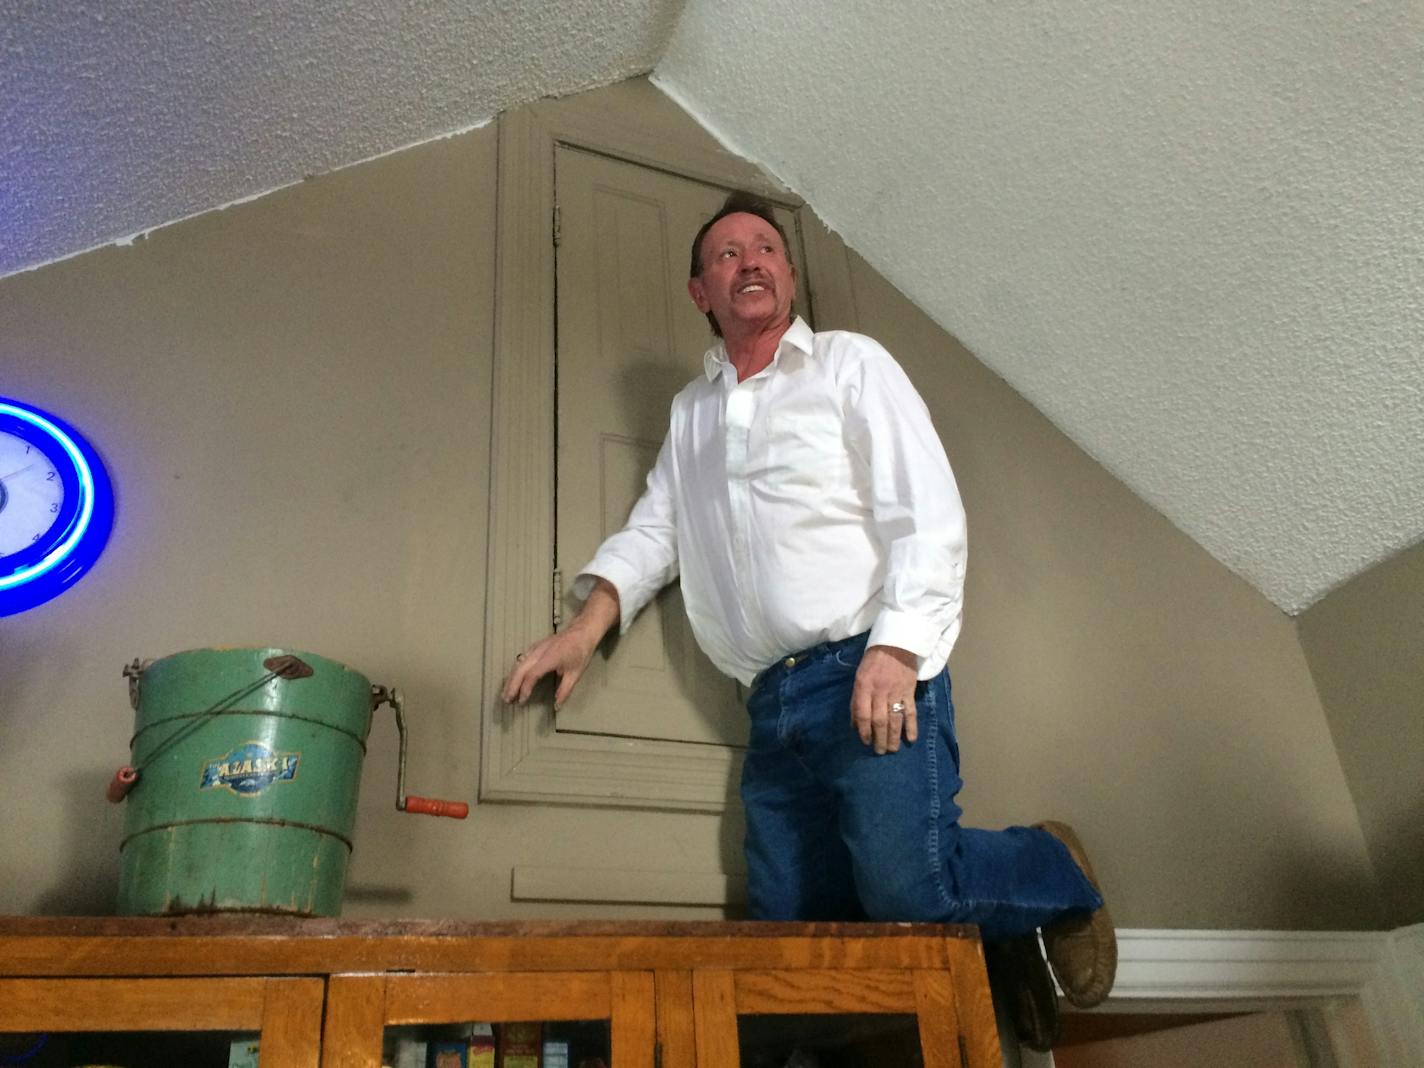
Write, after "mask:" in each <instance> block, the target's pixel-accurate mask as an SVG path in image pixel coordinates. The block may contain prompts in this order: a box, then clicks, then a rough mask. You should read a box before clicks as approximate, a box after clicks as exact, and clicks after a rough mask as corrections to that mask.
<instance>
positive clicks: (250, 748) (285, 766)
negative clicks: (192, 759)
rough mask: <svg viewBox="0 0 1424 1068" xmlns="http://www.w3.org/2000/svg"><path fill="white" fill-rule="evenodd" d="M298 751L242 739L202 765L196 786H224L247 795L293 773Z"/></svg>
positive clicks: (207, 788)
mask: <svg viewBox="0 0 1424 1068" xmlns="http://www.w3.org/2000/svg"><path fill="white" fill-rule="evenodd" d="M301 758H302V754H301V753H278V752H274V751H273V750H271V749H269V748H267V746H265V745H263V744H262V743H261V742H245V743H243V744H242V745H239V746H237V747H236V748H235V749H232V750H231V751H229V752H228V753H226V754H224V755H223V756H220V757H214V758H213V759H212V760H209V761H208V762H207V763H206V764H204V765H203V781H202V783H201V784H200V785H199V787H198V788H199V789H200V790H214V789H217V788H218V787H220V786H226V787H227V788H228V789H229V790H231V791H232V792H233V793H235V794H242V795H243V796H244V797H251V796H252V795H254V794H260V793H261V792H262V791H263V790H265V789H267V787H269V786H271V785H272V784H273V783H274V782H279V781H281V780H284V779H295V778H296V777H297V764H298V762H299V761H300V760H301Z"/></svg>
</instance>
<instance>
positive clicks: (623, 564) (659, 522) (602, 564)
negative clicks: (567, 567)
mask: <svg viewBox="0 0 1424 1068" xmlns="http://www.w3.org/2000/svg"><path fill="white" fill-rule="evenodd" d="M671 440H672V435H671V434H669V435H668V437H666V438H664V439H663V445H662V448H661V449H660V450H659V451H658V459H657V462H656V463H654V464H653V469H652V470H651V471H649V472H648V483H647V487H646V488H645V489H644V490H643V495H642V496H641V497H639V498H638V502H637V503H636V504H635V505H633V510H632V512H630V513H629V514H628V522H627V523H626V524H625V525H624V527H623V529H622V530H620V531H619V532H618V533H617V534H614V535H613V536H612V537H610V538H608V539H607V540H606V541H604V543H603V544H602V545H600V546H599V547H598V552H597V553H595V554H594V557H593V559H592V560H590V561H589V562H588V564H586V565H585V566H584V567H583V569H582V570H581V571H580V572H579V574H578V577H577V578H575V579H574V584H573V593H574V596H575V597H577V598H578V599H579V600H585V599H586V598H587V597H588V595H589V593H590V592H591V591H592V590H593V583H594V579H596V578H601V579H606V580H607V581H608V582H610V583H611V584H612V585H613V588H614V589H616V590H617V591H618V612H619V617H618V632H619V633H620V634H624V633H626V632H627V630H628V628H629V627H630V626H632V625H633V620H634V619H635V618H636V617H637V615H638V613H639V612H640V611H642V609H643V607H644V606H645V605H646V604H647V603H648V602H649V601H651V600H652V599H653V597H654V596H656V594H657V592H658V591H659V590H660V589H662V588H663V587H664V586H666V585H667V584H668V583H669V582H671V581H672V580H673V579H675V578H677V573H678V565H677V508H676V500H675V498H674V496H673V492H672V489H673V477H674V475H673V470H672V467H673V460H672V446H671Z"/></svg>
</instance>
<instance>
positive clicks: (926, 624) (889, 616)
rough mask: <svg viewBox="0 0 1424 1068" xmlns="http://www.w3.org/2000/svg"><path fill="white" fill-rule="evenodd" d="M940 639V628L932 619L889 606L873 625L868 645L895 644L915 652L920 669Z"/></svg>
mask: <svg viewBox="0 0 1424 1068" xmlns="http://www.w3.org/2000/svg"><path fill="white" fill-rule="evenodd" d="M938 641H939V628H938V627H936V626H935V624H934V623H933V622H932V621H930V620H928V619H926V618H925V617H924V616H917V615H912V614H911V613H909V612H898V611H895V610H893V609H888V608H887V609H885V610H884V611H882V612H881V613H880V615H879V616H878V617H877V618H876V620H875V623H874V625H872V626H871V628H870V639H869V640H868V641H867V642H866V645H867V646H870V645H893V646H894V647H895V648H897V649H904V650H906V651H907V652H910V653H913V654H914V656H915V669H916V670H917V671H918V670H919V669H920V668H922V667H923V666H924V663H925V657H927V656H929V655H930V654H931V653H932V652H934V648H935V643H936V642H938Z"/></svg>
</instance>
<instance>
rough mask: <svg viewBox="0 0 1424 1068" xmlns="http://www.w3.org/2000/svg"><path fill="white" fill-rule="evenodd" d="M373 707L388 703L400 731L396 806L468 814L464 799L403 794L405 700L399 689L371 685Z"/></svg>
mask: <svg viewBox="0 0 1424 1068" xmlns="http://www.w3.org/2000/svg"><path fill="white" fill-rule="evenodd" d="M371 702H372V705H373V707H379V706H380V705H383V704H386V705H390V706H391V708H392V709H393V710H394V711H395V714H396V730H397V731H398V732H400V764H399V766H398V770H397V772H396V808H397V810H399V811H401V812H414V813H417V814H419V815H423V816H449V817H450V818H451V819H453V820H462V819H464V818H465V817H466V816H468V815H469V814H470V806H469V805H468V804H466V803H465V802H464V801H443V800H441V799H440V798H438V797H418V796H416V795H414V794H412V795H411V796H410V797H406V795H405V750H406V732H405V702H404V701H403V699H402V698H401V693H400V691H399V690H388V689H387V688H386V687H384V686H372V687H371Z"/></svg>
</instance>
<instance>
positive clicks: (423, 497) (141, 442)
mask: <svg viewBox="0 0 1424 1068" xmlns="http://www.w3.org/2000/svg"><path fill="white" fill-rule="evenodd" d="M494 175H495V136H494V131H493V129H488V128H487V129H483V130H479V131H475V132H473V133H470V134H466V135H462V136H460V137H457V138H453V139H451V140H448V141H443V142H439V143H434V144H430V145H426V146H423V147H421V148H418V149H414V150H411V151H408V152H405V153H402V154H399V155H396V156H391V157H387V158H384V159H381V160H378V161H375V162H372V163H368V164H365V165H362V166H360V167H357V168H354V169H351V170H348V171H344V172H341V173H338V174H334V175H329V176H325V177H322V178H319V179H315V180H313V181H310V182H307V183H304V184H303V185H301V186H298V187H295V188H292V189H288V190H284V191H281V192H279V193H276V194H273V195H271V196H269V197H266V198H264V199H262V200H260V201H256V202H253V203H249V204H245V205H241V206H239V207H235V208H232V209H229V210H227V211H224V212H219V213H214V214H210V215H207V216H203V217H200V218H197V219H193V220H190V221H187V222H184V223H181V224H179V225H176V226H173V227H170V228H168V229H165V230H162V231H160V232H158V233H157V234H155V235H153V236H152V237H150V238H149V239H148V240H145V241H142V242H139V243H138V244H136V245H135V246H134V247H132V248H114V249H106V250H102V251H98V252H94V253H90V254H88V255H85V256H82V257H78V258H76V259H74V260H70V261H66V262H63V263H60V264H55V265H52V266H50V267H47V268H44V269H42V270H39V271H35V272H32V273H29V274H24V275H18V276H14V277H11V278H8V279H4V280H0V322H3V323H4V324H5V328H4V330H3V332H0V380H3V383H4V390H5V392H6V393H8V394H13V395H16V396H20V397H23V398H26V399H30V400H33V401H34V402H36V403H39V404H41V405H45V406H48V407H51V408H53V409H54V410H56V411H58V412H59V413H61V414H62V415H64V416H65V417H66V418H68V419H70V420H71V421H73V422H74V423H76V424H77V425H79V426H80V427H82V428H83V429H85V430H86V431H87V432H88V433H89V434H90V435H91V436H92V437H93V439H94V440H95V441H97V442H98V444H99V446H100V448H101V449H102V450H103V452H104V454H105V456H106V459H107V460H108V462H109V464H110V466H111V467H112V468H113V470H114V473H115V476H116V480H117V483H118V494H119V516H118V523H117V527H116V532H115V536H114V539H113V542H112V544H111V545H110V547H109V549H108V551H107V552H106V554H105V556H104V557H103V558H102V559H101V561H100V563H99V565H98V566H97V568H96V570H95V571H94V573H93V574H92V575H91V576H90V577H89V578H87V579H86V580H85V582H84V583H82V584H81V585H80V586H79V587H77V588H76V589H75V590H73V591H71V592H70V593H68V594H66V595H65V596H64V597H62V598H60V599H59V600H57V601H54V602H52V603H50V604H49V605H46V606H43V607H41V608H39V609H36V610H34V611H32V612H30V613H26V614H24V615H22V616H18V617H14V618H10V619H6V620H3V621H0V805H3V808H4V810H5V812H6V816H7V819H6V826H7V827H8V828H10V830H9V832H8V833H7V835H6V838H5V846H6V848H5V850H4V855H3V859H0V912H47V913H62V912H104V911H107V910H108V909H109V908H110V907H111V902H112V900H113V896H114V887H115V880H116V874H117V846H118V841H119V837H120V831H121V825H122V818H121V813H120V812H119V810H118V809H115V808H111V807H109V806H107V805H105V803H104V802H103V801H102V793H103V786H104V784H105V782H106V781H107V779H108V777H109V775H110V774H111V773H112V770H113V768H114V767H115V766H116V765H117V764H119V763H122V762H123V761H124V760H125V758H126V755H127V740H128V735H129V729H130V726H131V723H132V718H131V712H130V710H129V708H128V705H127V700H126V696H125V693H124V688H123V683H122V680H121V678H120V677H119V668H120V666H121V665H122V664H123V663H125V662H126V661H127V660H129V659H131V658H132V657H134V656H144V657H149V656H161V655H164V654H166V653H170V652H174V651H177V650H179V649H183V648H187V647H191V646H195V645H208V644H252V643H269V642H270V643H290V644H291V645H293V646H295V647H298V648H307V649H310V650H311V651H313V652H318V653H321V654H324V655H327V656H331V657H335V658H337V659H340V660H343V661H346V662H348V663H350V664H351V665H352V666H354V667H356V668H358V669H359V670H362V671H363V672H365V673H366V674H368V675H370V676H372V678H373V679H374V680H375V681H377V682H382V683H386V684H391V685H399V686H401V687H402V688H403V689H404V690H405V691H406V694H407V699H408V708H409V710H410V712H409V714H410V720H411V726H412V730H413V740H412V753H411V783H410V788H411V789H412V791H415V792H423V793H429V794H433V795H436V796H452V797H464V798H467V799H472V798H473V796H474V793H475V780H476V775H477V769H478V766H479V760H478V753H477V746H478V737H479V735H478V729H477V719H476V716H477V711H476V704H477V701H478V699H479V695H480V694H482V693H484V692H486V690H487V689H488V685H487V682H486V680H485V679H483V678H482V677H481V670H480V648H481V641H482V627H483V620H484V609H485V605H484V592H483V591H484V582H485V562H484V546H485V529H486V526H485V525H486V518H487V517H486V510H487V509H486V503H487V500H488V492H489V490H488V484H487V479H488V468H489V455H488V448H489V446H488V433H489V430H488V428H489V415H490V408H489V384H490V373H491V354H490V349H491V337H492V324H491V314H492V307H493V265H494V248H493V225H492V224H493V213H494V207H495V205H494V188H495V183H494ZM855 277H856V301H857V305H858V309H859V311H860V316H861V323H862V326H863V328H864V329H865V330H867V332H870V333H872V334H876V335H878V336H879V337H880V338H881V339H882V340H884V341H885V342H886V343H887V344H888V345H889V346H890V348H891V349H892V351H895V352H897V353H898V354H900V355H901V356H902V358H903V359H904V362H905V363H906V365H907V367H908V368H909V370H910V372H911V375H912V376H913V377H914V378H915V380H916V381H917V383H918V384H919V385H920V387H921V389H922V391H923V392H924V393H925V394H926V396H927V397H928V398H929V400H930V403H931V405H932V407H933V409H934V411H935V417H936V421H937V423H938V425H939V427H940V430H941V432H942V433H943V435H944V437H945V440H946V443H947V446H948V449H949V452H950V456H951V459H952V461H953V462H954V464H955V467H956V471H957V473H958V475H959V478H960V481H961V484H962V487H963V490H964V494H965V498H966V501H967V502H968V506H969V509H970V517H971V518H970V531H971V545H972V552H971V579H970V587H969V601H968V616H967V618H968V623H967V627H966V632H965V637H964V639H963V641H962V644H961V647H960V649H959V651H958V652H957V653H956V655H955V659H954V663H953V666H954V670H955V673H956V697H957V699H958V703H959V707H960V711H959V716H960V729H961V733H962V736H963V742H964V750H965V754H966V769H965V770H966V773H967V778H968V779H969V786H968V788H967V790H966V792H965V795H964V802H965V806H966V809H967V812H968V817H969V819H970V820H971V821H972V822H975V823H978V824H980V825H997V824H1002V823H1007V822H1012V821H1020V820H1024V819H1032V818H1038V817H1040V816H1043V815H1048V814H1050V813H1051V814H1054V815H1057V816H1060V817H1065V818H1069V819H1072V820H1074V821H1076V822H1077V823H1078V824H1079V825H1080V829H1081V830H1082V832H1083V833H1084V835H1085V837H1086V838H1087V839H1088V841H1089V843H1090V845H1091V846H1092V847H1093V848H1094V851H1095V855H1096V859H1097V862H1098V866H1099V869H1100V874H1101V875H1102V876H1103V878H1104V880H1105V881H1106V884H1107V888H1108V891H1109V893H1110V895H1111V896H1112V898H1113V901H1114V905H1115V910H1116V915H1117V919H1118V921H1119V923H1120V924H1122V925H1125V926H1143V927H1173V926H1179V927H1304V928H1310V927H1352V926H1371V925H1374V924H1375V923H1376V922H1377V921H1378V918H1379V914H1378V909H1377V904H1376V901H1375V896H1374V888H1373V879H1372V874H1371V870H1370V866H1369V860H1368V857H1367V855H1366V851H1365V846H1364V840H1363V836H1362V834H1361V831H1360V827H1359V824H1358V822H1357V820H1356V817H1355V814H1354V808H1353V806H1352V804H1351V801H1350V796H1349V793H1348V791H1347V789H1346V786H1345V780H1344V776H1343V773H1342V771H1341V769H1340V765H1339V762H1338V760H1337V759H1336V757H1335V753H1334V749H1333V747H1332V745H1331V743H1330V737H1329V732H1328V729H1327V726H1326V723H1325V717H1324V714H1323V712H1322V710H1321V707H1320V703H1319V701H1318V700H1317V698H1316V696H1315V691H1314V688H1313V686H1312V685H1311V681H1310V676H1309V672H1308V671H1307V669H1306V666H1305V662H1304V657H1303V655H1302V653H1301V651H1300V647H1299V645H1298V644H1297V642H1296V640H1295V634H1294V629H1293V627H1292V626H1291V625H1290V624H1289V622H1288V621H1286V620H1285V619H1284V618H1283V617H1281V616H1280V614H1279V613H1278V612H1276V611H1275V609H1273V608H1272V607H1271V606H1270V605H1268V604H1267V603H1266V602H1265V601H1264V599H1262V598H1261V597H1260V596H1259V595H1257V594H1255V593H1254V592H1253V591H1251V590H1250V589H1249V588H1248V587H1246V586H1245V585H1244V584H1243V583H1241V582H1239V581H1238V580H1236V579H1234V578H1232V577H1231V576H1230V575H1229V574H1227V573H1226V572H1225V571H1224V569H1222V568H1221V567H1220V566H1219V565H1217V564H1215V563H1214V562H1213V561H1211V560H1210V559H1209V558H1208V557H1207V556H1206V555H1205V554H1204V553H1203V552H1202V551H1201V550H1200V549H1198V548H1197V547H1196V546H1195V545H1193V544H1192V543H1191V542H1190V541H1188V540H1187V539H1186V538H1185V537H1183V536H1182V535H1181V534H1179V533H1178V532H1177V531H1176V530H1174V529H1173V528H1172V527H1171V526H1170V525H1169V524H1167V523H1166V522H1165V521H1164V520H1163V519H1162V518H1161V517H1160V516H1158V515H1157V514H1156V513H1154V512H1152V511H1151V510H1150V509H1148V508H1147V507H1146V506H1144V505H1143V504H1142V503H1141V502H1140V501H1138V500H1137V499H1135V498H1134V497H1132V495H1131V494H1129V493H1128V492H1127V491H1126V490H1124V489H1123V488H1122V487H1121V486H1120V485H1119V484H1118V483H1117V482H1115V481H1114V480H1113V479H1111V478H1110V477H1109V476H1108V475H1106V474H1105V473H1104V472H1103V471H1102V469H1101V468H1099V467H1098V466H1097V465H1096V464H1094V463H1093V462H1092V461H1091V460H1090V459H1089V458H1087V457H1086V456H1084V455H1083V454H1082V453H1081V452H1079V451H1078V450H1077V449H1076V448H1074V447H1073V446H1072V445H1070V444H1069V443H1068V442H1067V441H1066V439H1064V438H1063V437H1062V436H1061V435H1060V434H1058V433H1057V431H1055V430H1054V429H1053V428H1052V427H1051V426H1050V425H1049V424H1048V423H1047V422H1046V421H1045V420H1044V419H1043V418H1042V417H1041V416H1039V415H1038V414H1037V413H1036V412H1035V411H1034V410H1033V409H1031V408H1030V407H1029V406H1028V405H1027V404H1026V403H1025V402H1024V401H1022V400H1021V399H1020V398H1019V397H1017V395H1015V394H1014V393H1013V392H1012V391H1010V390H1009V389H1008V388H1007V387H1006V386H1005V385H1004V384H1003V383H1002V382H1001V381H1000V380H998V379H996V378H994V377H993V376H992V375H991V374H989V373H988V372H987V371H986V370H985V369H984V368H983V367H982V366H980V365H979V364H978V363H977V362H976V361H974V360H973V359H972V357H970V356H969V355H968V354H967V353H965V352H964V350H963V349H961V348H960V347H959V346H958V345H957V344H956V343H955V342H954V341H953V340H952V339H950V338H949V337H947V336H946V335H945V334H944V333H943V332H942V331H940V330H939V329H938V328H937V327H935V326H934V325H933V324H932V323H930V322H929V321H928V320H927V319H926V318H925V317H924V316H923V315H921V314H920V313H919V312H917V311H916V310H915V309H913V308H912V307H910V306H909V305H908V304H907V303H906V302H905V301H904V300H903V298H901V297H900V296H899V295H898V294H896V293H895V292H894V290H893V289H891V287H890V286H888V285H887V284H886V283H885V282H884V281H883V280H881V279H880V278H879V277H878V276H877V275H875V273H874V272H873V271H870V270H868V269H867V268H865V266H864V265H862V264H857V265H856V274H855ZM497 563H498V562H496V564H497ZM382 727H388V729H386V730H384V731H382V729H381V728H382ZM371 749H372V752H371V756H370V757H369V758H368V760H367V764H366V771H365V776H364V779H363V783H364V796H363V798H362V802H361V807H360V813H359V818H358V823H357V830H356V842H357V848H356V854H355V859H354V863H353V869H352V874H351V879H350V885H349V894H348V903H347V910H346V911H347V914H348V915H357V916H359V915H407V916H453V917H502V916H512V915H523V916H527V915H596V914H604V915H617V914H622V915H638V916H650V915H660V914H669V913H671V912H673V911H677V912H679V914H682V915H692V916H697V915H702V916H711V915H715V914H717V913H716V911H715V910H712V909H683V910H672V909H654V908H649V907H630V908H624V909H618V908H614V907H603V908H599V907H595V906H591V905H554V904H544V905H529V904H518V903H512V902H511V901H510V900H509V897H510V894H509V886H510V872H511V869H512V868H513V867H515V866H517V865H547V864H550V863H556V862H557V863H563V864H566V865H569V866H572V867H588V868H600V869H624V870H632V871H668V870H673V871H682V872H694V873H695V872H715V871H717V870H719V869H720V867H721V866H722V865H723V864H724V863H729V862H730V863H731V864H732V865H734V866H735V865H739V861H738V859H737V850H736V843H737V842H738V840H739V836H740V824H739V820H738V818H737V817H736V816H735V814H733V815H732V816H730V817H729V818H727V819H725V820H724V819H722V818H720V817H716V816H710V815H695V814H676V813H649V812H628V811H621V810H613V809H597V808H592V807H582V808H580V807H543V806H533V805H482V806H480V807H479V808H477V809H475V810H474V811H473V812H472V814H471V818H470V819H469V821H468V822H465V823H457V822H453V821H443V820H432V819H428V818H422V817H412V816H402V815H399V814H397V813H395V812H394V811H393V810H392V806H391V799H392V795H393V792H394V754H395V737H394V729H393V728H389V725H388V724H378V725H377V730H376V732H375V734H374V738H373V744H372V747H371Z"/></svg>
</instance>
